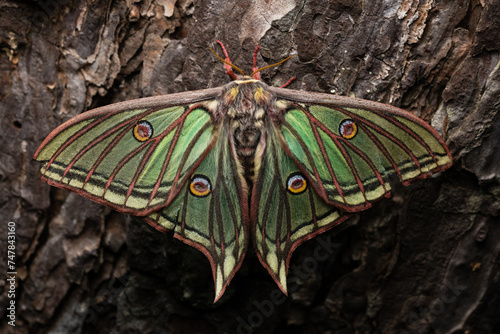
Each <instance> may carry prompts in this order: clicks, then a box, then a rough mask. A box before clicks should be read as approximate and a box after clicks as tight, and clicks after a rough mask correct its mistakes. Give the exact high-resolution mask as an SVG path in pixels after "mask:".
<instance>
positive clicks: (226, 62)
mask: <svg viewBox="0 0 500 334" xmlns="http://www.w3.org/2000/svg"><path fill="white" fill-rule="evenodd" d="M209 49H210V51H212V52H213V53H214V55H215V56H216V57H217V58H219V60H220V61H221V62H223V63H224V64H226V65H229V66H231V67H232V68H234V69H235V70H236V71H238V72H240V73H241V75H242V76H245V73H243V71H242V70H240V69H239V68H238V67H237V66H236V65H233V64H231V63H230V62H228V61H225V60H224V59H222V58H221V57H220V56H219V55H218V54H217V53H216V52H215V51H214V50H213V49H212V48H209ZM285 60H286V59H285Z"/></svg>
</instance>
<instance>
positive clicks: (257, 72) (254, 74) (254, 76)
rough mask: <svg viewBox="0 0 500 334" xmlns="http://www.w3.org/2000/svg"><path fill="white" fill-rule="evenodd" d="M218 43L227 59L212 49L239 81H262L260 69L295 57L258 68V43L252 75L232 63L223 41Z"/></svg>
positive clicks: (231, 74) (226, 68) (232, 75)
mask: <svg viewBox="0 0 500 334" xmlns="http://www.w3.org/2000/svg"><path fill="white" fill-rule="evenodd" d="M217 43H219V45H220V46H221V48H222V52H224V56H225V57H226V59H222V57H220V56H219V55H218V54H217V53H216V52H215V51H214V50H213V49H212V48H209V49H210V51H212V52H213V53H214V55H215V56H216V57H217V58H219V60H220V61H222V62H223V63H224V64H225V65H224V69H225V70H226V73H227V74H228V75H229V76H230V77H231V79H233V80H238V81H239V80H242V81H246V80H255V81H260V80H261V77H260V71H262V70H265V69H268V68H270V67H274V66H277V65H280V64H281V63H283V62H285V61H287V60H288V59H290V58H292V57H295V55H292V56H290V57H287V58H285V59H283V60H282V61H280V62H277V63H276V64H272V65H268V66H264V67H261V68H257V51H258V50H259V46H258V45H257V47H256V48H255V52H254V54H253V67H252V71H253V72H252V73H251V74H250V75H246V74H245V73H244V72H243V71H242V70H241V69H240V68H239V67H237V66H236V65H234V64H233V63H231V59H229V55H228V53H227V51H226V48H225V47H224V44H222V42H221V41H217ZM233 69H234V70H236V71H237V72H238V73H240V74H236V73H234V71H233Z"/></svg>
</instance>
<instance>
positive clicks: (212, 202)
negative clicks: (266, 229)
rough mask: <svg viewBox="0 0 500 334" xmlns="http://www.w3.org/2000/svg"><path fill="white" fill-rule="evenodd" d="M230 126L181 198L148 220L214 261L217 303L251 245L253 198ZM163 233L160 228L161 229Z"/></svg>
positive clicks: (220, 134) (181, 194)
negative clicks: (233, 145) (235, 153)
mask: <svg viewBox="0 0 500 334" xmlns="http://www.w3.org/2000/svg"><path fill="white" fill-rule="evenodd" d="M227 128H228V126H227V124H225V125H223V126H222V127H221V131H220V133H219V138H218V140H217V141H216V143H215V145H214V147H213V148H212V149H211V150H210V151H209V153H208V154H207V156H206V157H205V158H204V159H203V161H202V162H201V163H200V165H199V166H198V167H197V168H196V170H195V171H194V172H193V174H192V177H191V178H190V180H189V181H188V182H186V184H185V185H184V189H183V190H182V191H181V193H179V195H178V196H177V198H176V199H175V201H174V202H173V203H171V204H170V205H169V206H167V207H165V208H164V209H163V210H160V211H158V212H154V213H151V214H149V215H148V216H147V217H145V220H146V221H148V222H149V223H152V225H153V226H160V227H162V228H164V229H165V230H171V231H174V236H175V237H176V238H178V239H180V240H182V241H183V242H185V243H187V244H188V245H191V246H193V247H195V248H197V249H199V250H200V251H202V252H203V253H204V254H205V256H206V257H207V258H208V259H209V261H210V265H211V266H212V272H213V277H214V282H215V294H216V300H217V299H219V298H220V297H221V296H222V294H223V293H224V290H225V288H226V287H227V285H228V284H229V282H230V280H231V278H232V277H233V276H234V274H235V272H236V271H237V270H238V268H239V267H240V265H241V262H242V261H243V257H244V255H245V251H246V249H247V244H248V218H247V217H248V198H247V196H246V190H245V189H244V180H242V179H241V177H240V174H239V173H238V168H239V167H238V164H237V161H236V160H235V159H234V158H233V155H232V154H233V153H232V152H231V151H230V147H229V145H228V142H229V137H228V134H229V130H228V129H227ZM160 229H161V228H160Z"/></svg>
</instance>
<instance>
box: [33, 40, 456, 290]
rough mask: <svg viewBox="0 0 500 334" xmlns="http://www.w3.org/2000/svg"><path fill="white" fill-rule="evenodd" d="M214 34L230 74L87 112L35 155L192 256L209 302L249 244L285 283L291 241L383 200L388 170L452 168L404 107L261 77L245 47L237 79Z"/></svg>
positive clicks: (68, 183)
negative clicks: (199, 256)
mask: <svg viewBox="0 0 500 334" xmlns="http://www.w3.org/2000/svg"><path fill="white" fill-rule="evenodd" d="M219 44H220V45H221V47H222V49H223V51H224V54H225V56H226V60H223V61H224V62H225V63H226V65H225V68H226V71H227V73H228V74H229V75H230V76H231V77H232V78H233V79H234V81H232V82H230V83H228V84H226V85H224V86H222V87H217V88H210V89H204V90H199V91H191V92H184V93H178V94H170V95H164V96H156V97H149V98H142V99H137V100H132V101H127V102H122V103H116V104H112V105H109V106H105V107H101V108H97V109H94V110H91V111H89V112H86V113H83V114H81V115H78V116H76V117H74V118H72V119H71V120H69V121H67V122H66V123H64V124H62V125H61V126H59V127H58V128H57V129H55V130H54V131H52V133H51V134H50V135H49V136H48V137H47V138H46V139H45V140H44V141H43V143H42V144H41V146H40V147H39V148H38V150H37V151H36V153H35V155H34V159H35V160H37V161H39V162H41V163H42V164H43V166H42V169H41V174H42V179H43V180H44V181H46V182H48V183H49V184H51V185H54V186H57V187H61V188H66V189H70V190H72V191H74V192H76V193H78V194H80V195H82V196H85V197H87V198H89V199H91V200H94V201H96V202H99V203H102V204H105V205H108V206H110V207H112V208H114V209H115V210H117V211H120V212H124V213H128V214H132V215H136V216H141V217H142V218H143V219H144V220H145V221H146V222H148V223H149V224H151V225H152V226H154V227H155V228H156V229H158V230H160V231H166V230H170V231H173V232H174V236H175V237H176V238H178V239H180V240H181V241H183V242H185V243H186V244H188V245H190V246H193V247H195V248H197V249H199V250H200V251H201V252H203V254H205V256H206V257H207V258H208V260H209V261H210V264H211V267H212V271H213V277H214V283H215V290H216V291H215V300H218V299H219V298H220V297H221V296H222V294H223V293H224V290H225V289H226V287H227V285H228V284H229V282H230V281H231V279H232V277H233V276H234V274H235V272H236V271H237V270H238V268H239V267H240V265H241V263H242V261H243V258H244V256H245V252H246V250H247V248H248V245H249V243H250V241H252V243H253V247H254V249H255V251H256V253H257V255H258V258H259V260H260V262H261V263H262V264H263V266H264V267H265V268H266V269H267V270H268V271H269V273H270V274H271V276H272V277H273V279H274V280H275V281H276V283H277V284H278V286H279V287H280V289H281V290H282V291H283V292H284V293H286V275H287V270H288V264H289V261H290V257H291V255H292V253H293V251H294V250H295V248H297V246H298V245H300V244H301V243H302V242H304V241H306V240H308V239H310V238H312V237H314V236H315V235H317V234H319V233H322V232H324V231H326V230H328V229H330V228H332V227H334V226H336V225H338V224H339V223H341V222H342V221H344V220H345V219H346V218H347V217H348V216H349V215H350V213H352V212H356V211H361V210H365V209H368V208H369V207H370V206H371V205H372V203H373V202H375V201H377V200H379V199H381V198H383V197H388V196H389V194H390V191H391V187H390V184H389V182H388V181H389V178H391V176H392V175H397V176H399V178H400V179H401V180H402V182H403V183H404V184H407V183H409V182H410V181H412V180H414V179H417V178H421V177H426V176H429V175H430V174H431V173H433V172H436V171H440V170H444V169H446V168H448V167H449V166H451V164H452V158H451V154H450V152H449V150H448V148H447V147H446V145H445V143H444V142H443V140H442V139H441V138H440V136H439V135H438V134H437V133H436V131H434V130H433V129H432V128H431V127H430V126H429V125H428V124H427V123H425V122H424V121H422V120H420V119H419V118H417V117H415V116H413V115H412V114H410V113H408V112H405V111H403V110H400V109H397V108H395V107H392V106H389V105H385V104H381V103H376V102H371V101H366V100H361V99H355V98H349V97H343V96H335V95H330V94H321V93H311V92H304V91H297V90H290V89H286V88H283V87H281V88H277V87H270V86H268V85H266V84H265V83H263V82H262V81H261V80H260V73H259V71H260V70H261V69H260V70H257V69H256V65H255V63H256V60H255V56H254V72H253V73H252V74H251V75H250V76H245V75H244V74H243V72H241V70H239V69H238V68H237V67H236V66H234V65H233V64H231V63H230V60H229V57H228V56H227V52H226V50H225V49H224V47H223V45H222V43H220V42H219ZM256 52H257V50H256ZM233 68H234V69H236V70H238V71H239V72H240V73H241V74H242V75H236V74H235V73H234V72H233V70H232V69H233Z"/></svg>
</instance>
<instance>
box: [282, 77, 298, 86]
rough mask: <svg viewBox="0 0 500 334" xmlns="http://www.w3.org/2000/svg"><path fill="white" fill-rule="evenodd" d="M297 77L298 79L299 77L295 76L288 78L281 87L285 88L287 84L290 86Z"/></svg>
mask: <svg viewBox="0 0 500 334" xmlns="http://www.w3.org/2000/svg"><path fill="white" fill-rule="evenodd" d="M295 79H297V77H293V78H291V79H290V80H288V81H287V82H286V83H285V84H283V85H282V86H281V88H285V87H286V86H288V85H289V84H290V83H291V82H292V81H293V80H295Z"/></svg>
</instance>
